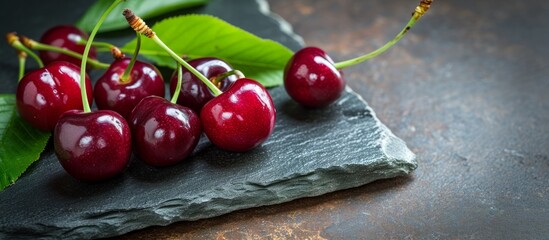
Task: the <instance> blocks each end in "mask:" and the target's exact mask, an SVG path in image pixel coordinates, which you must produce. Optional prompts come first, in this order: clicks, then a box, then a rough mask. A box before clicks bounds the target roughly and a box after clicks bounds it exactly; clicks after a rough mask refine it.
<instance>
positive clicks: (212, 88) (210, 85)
mask: <svg viewBox="0 0 549 240" xmlns="http://www.w3.org/2000/svg"><path fill="white" fill-rule="evenodd" d="M152 40H153V41H154V42H155V43H156V44H158V46H160V47H161V48H162V49H164V50H165V51H166V52H167V53H169V54H170V56H171V57H172V58H173V59H175V60H176V61H177V62H178V63H179V64H181V65H182V66H183V67H185V68H186V69H187V70H189V72H191V73H192V74H194V75H195V76H196V77H198V79H200V80H201V81H202V82H203V83H204V84H205V85H206V86H207V87H208V88H209V89H210V91H212V93H213V94H214V96H219V95H221V93H223V92H221V90H219V88H217V87H216V86H215V85H214V84H213V83H212V82H211V81H210V80H208V79H207V78H206V77H205V76H204V75H203V74H202V73H200V72H199V71H197V70H196V69H195V68H194V67H192V66H191V65H189V64H188V63H187V62H185V60H183V59H182V58H181V57H179V55H177V54H176V53H175V52H174V51H172V50H171V49H170V48H169V47H168V46H166V44H164V42H162V40H160V38H158V36H156V34H155V35H154V36H152Z"/></svg>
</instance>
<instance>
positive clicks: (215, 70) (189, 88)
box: [170, 57, 238, 113]
mask: <svg viewBox="0 0 549 240" xmlns="http://www.w3.org/2000/svg"><path fill="white" fill-rule="evenodd" d="M189 64H190V65H191V66H193V67H194V68H195V69H196V70H198V71H199V72H200V73H202V74H203V75H204V76H205V77H206V78H208V79H210V80H213V79H215V78H217V77H218V76H219V75H221V74H224V73H226V72H229V71H232V70H233V68H232V67H231V66H230V65H229V64H228V63H226V62H225V61H223V60H221V59H219V58H212V57H207V58H197V59H193V60H190V61H189ZM237 79H238V77H236V76H235V75H230V76H228V77H226V78H223V79H221V80H220V81H219V83H218V85H217V87H218V88H219V89H220V90H221V91H225V90H227V89H229V87H230V86H231V85H232V84H233V83H234V82H235V81H236V80H237ZM176 87H177V72H175V73H174V74H173V75H172V79H171V82H170V93H171V96H173V95H174V92H175V88H176ZM213 98H214V94H213V93H212V92H211V91H210V90H209V89H208V87H207V86H206V85H205V84H204V83H202V81H200V79H198V78H197V77H196V76H195V75H194V74H192V73H191V72H189V71H188V70H187V69H185V68H183V76H182V79H181V91H180V92H179V97H178V98H177V103H178V104H179V105H183V106H186V107H189V108H191V109H192V110H193V111H195V112H197V113H199V112H200V110H201V109H202V106H204V104H206V103H207V102H208V101H210V100H211V99H213Z"/></svg>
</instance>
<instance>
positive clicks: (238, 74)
mask: <svg viewBox="0 0 549 240" xmlns="http://www.w3.org/2000/svg"><path fill="white" fill-rule="evenodd" d="M232 75H235V76H236V77H237V78H238V79H240V78H244V77H245V76H244V73H242V72H241V71H239V70H236V69H235V70H231V71H228V72H224V73H223V74H219V75H217V77H215V78H214V79H213V80H212V83H213V84H214V85H216V86H219V83H220V82H221V80H223V79H224V78H226V77H229V76H232Z"/></svg>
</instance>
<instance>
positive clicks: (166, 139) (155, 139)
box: [129, 96, 202, 166]
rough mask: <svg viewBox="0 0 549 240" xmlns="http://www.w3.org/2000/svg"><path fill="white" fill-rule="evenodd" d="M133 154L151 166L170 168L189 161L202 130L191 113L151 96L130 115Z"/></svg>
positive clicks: (194, 114)
mask: <svg viewBox="0 0 549 240" xmlns="http://www.w3.org/2000/svg"><path fill="white" fill-rule="evenodd" d="M129 119H130V121H129V122H130V128H131V130H132V139H133V144H134V153H135V154H136V155H137V156H138V157H139V158H140V159H141V160H143V161H144V162H146V163H147V164H149V165H152V166H169V165H174V164H176V163H179V162H181V161H183V160H184V159H186V158H187V157H188V156H189V155H190V154H191V153H192V152H193V150H194V148H195V147H196V145H197V144H198V140H200V135H201V134H202V128H201V126H200V119H199V118H198V115H197V114H196V113H194V112H193V111H192V110H191V109H189V108H187V107H183V106H180V105H177V104H174V103H171V102H170V101H168V100H166V99H164V98H161V97H157V96H149V97H146V98H144V99H143V100H141V102H139V104H137V106H136V107H135V108H134V109H133V111H132V113H131V115H130V118H129Z"/></svg>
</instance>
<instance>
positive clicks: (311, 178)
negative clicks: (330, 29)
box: [0, 0, 417, 239]
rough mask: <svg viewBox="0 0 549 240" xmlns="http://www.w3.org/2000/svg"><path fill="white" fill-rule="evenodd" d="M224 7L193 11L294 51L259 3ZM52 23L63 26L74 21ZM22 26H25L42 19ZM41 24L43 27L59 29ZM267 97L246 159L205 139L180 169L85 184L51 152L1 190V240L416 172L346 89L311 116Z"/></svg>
mask: <svg viewBox="0 0 549 240" xmlns="http://www.w3.org/2000/svg"><path fill="white" fill-rule="evenodd" d="M48 3H49V4H55V3H53V1H50V2H48ZM227 3H228V1H212V2H211V3H210V4H209V5H208V6H206V7H203V8H197V9H193V11H198V12H204V13H210V14H213V15H216V16H219V17H221V18H223V19H225V20H227V21H229V22H231V23H233V24H235V25H237V26H240V27H242V28H244V29H246V30H248V31H251V32H253V33H255V34H257V35H259V36H262V37H266V38H271V39H274V40H277V41H279V42H281V43H283V44H285V45H287V46H289V47H290V48H292V49H297V48H299V47H300V44H301V43H300V42H299V39H298V38H295V36H294V35H293V33H291V32H289V31H287V30H288V28H287V26H284V25H283V24H282V25H281V23H280V21H279V20H276V16H272V15H269V14H268V13H267V14H266V9H267V8H266V7H267V5H266V2H264V1H251V0H249V1H245V0H242V1H238V2H237V1H234V2H233V1H231V2H230V3H231V4H230V5H229V4H227ZM36 4H41V2H37V3H36ZM64 4H65V6H66V3H64ZM68 4H69V5H70V4H75V3H68ZM77 5H78V4H75V6H74V7H78V6H77ZM66 7H70V6H66ZM52 9H54V8H52ZM77 9H81V11H83V10H84V9H82V7H79V8H77ZM52 11H56V10H55V9H54V10H52ZM57 11H59V10H57ZM80 13H81V12H80ZM36 14H40V11H37V13H36ZM12 15H13V14H12ZM52 16H55V18H58V17H59V18H62V19H63V20H64V21H67V22H70V21H73V20H74V19H77V18H78V17H79V13H78V12H77V13H71V14H67V15H63V14H58V15H52ZM8 17H10V16H6V15H4V16H3V17H2V18H8ZM29 18H30V19H29V21H30V22H31V23H32V22H33V21H39V19H43V18H44V16H40V15H30V17H29ZM46 21H48V23H44V24H43V25H44V29H45V28H47V26H50V25H53V24H58V23H57V22H53V20H46ZM26 24H28V22H26V23H21V24H19V25H17V24H14V26H13V27H14V28H19V27H21V28H22V29H25V30H26V29H34V30H33V31H35V32H36V33H37V34H38V35H39V33H40V32H41V31H42V30H41V28H39V27H36V28H24V27H28V26H25V25H26ZM281 26H282V27H281ZM2 30H4V29H2ZM15 30H17V29H15ZM8 31H11V30H8ZM116 41H120V42H123V41H125V40H121V39H117V40H115V42H116ZM0 50H1V52H0V53H6V54H7V53H8V52H9V51H11V49H9V48H7V47H6V46H2V47H1V49H0ZM11 54H13V52H11ZM0 61H1V63H0V64H1V65H2V66H3V67H2V70H1V71H0V74H1V75H0V76H2V77H3V79H15V78H16V72H17V71H16V69H17V67H16V60H15V58H14V59H2V60H0ZM1 84H2V85H1V87H2V88H1V89H2V92H3V93H9V92H13V91H14V89H15V84H14V83H9V82H8V83H6V81H4V82H2V83H1ZM270 92H271V94H272V97H273V100H274V102H275V105H276V109H277V121H276V127H275V130H274V133H273V135H272V136H271V137H270V138H269V140H268V141H267V142H265V143H264V144H263V145H262V146H260V147H258V148H257V149H254V150H253V151H251V152H248V153H228V152H224V151H221V150H219V149H217V148H216V147H214V146H212V145H211V144H210V143H209V142H208V141H207V139H206V138H205V137H204V138H202V139H201V142H200V143H199V146H198V148H197V150H196V151H195V154H194V156H193V157H192V158H190V159H189V161H187V162H185V163H183V164H179V165H176V166H173V167H169V168H153V167H149V166H147V165H145V164H143V163H142V162H141V161H139V160H138V159H132V163H131V164H130V166H129V167H128V169H127V171H126V172H125V173H124V174H123V175H122V176H119V177H117V178H114V179H112V180H109V181H106V182H102V183H95V184H87V183H82V182H79V181H77V180H75V179H73V178H71V177H70V176H69V175H67V174H66V173H65V172H64V170H63V169H62V168H61V166H60V165H59V163H58V162H57V159H56V157H55V154H54V153H53V151H52V148H51V146H48V148H47V150H46V151H45V152H44V153H43V154H42V157H41V159H40V160H39V161H38V162H37V163H35V164H34V165H32V166H31V167H30V168H29V170H28V171H27V172H26V173H25V174H24V175H23V176H22V177H21V178H20V179H19V180H18V181H17V182H16V183H15V184H14V185H13V186H11V187H9V188H7V189H5V190H4V191H2V192H0V212H1V213H2V214H1V215H0V238H8V239H14V238H36V237H40V238H63V239H71V238H73V239H90V238H99V237H109V236H116V235H120V234H123V233H126V232H129V231H132V230H136V229H141V228H144V227H147V226H152V225H167V224H170V223H173V222H175V221H182V220H196V219H201V218H209V217H214V216H218V215H221V214H225V213H228V212H231V211H234V210H238V209H244V208H250V207H257V206H263V205H269V204H277V203H282V202H287V201H290V200H293V199H297V198H301V197H309V196H317V195H321V194H325V193H328V192H332V191H336V190H340V189H346V188H351V187H356V186H360V185H363V184H366V183H369V182H372V181H374V180H377V179H382V178H391V177H395V176H399V175H404V174H408V173H410V172H411V171H413V170H414V169H415V168H416V167H417V162H416V159H415V155H414V154H413V153H412V152H411V151H410V150H409V149H408V148H407V147H406V144H405V143H404V142H403V141H402V140H400V139H399V138H397V137H396V136H394V135H393V134H392V133H391V131H390V130H389V129H388V128H387V127H386V126H385V125H384V124H383V123H381V122H380V121H379V120H378V119H377V118H376V117H375V113H374V112H373V110H372V109H371V108H370V107H368V105H367V103H366V102H365V101H363V100H362V99H361V98H360V96H358V95H357V94H355V93H354V92H353V91H352V90H351V89H349V88H348V89H346V91H345V93H344V95H343V96H342V97H341V98H340V99H339V100H338V101H337V102H336V103H334V104H332V105H331V106H330V107H328V108H324V109H316V110H311V109H304V108H302V107H300V106H299V105H297V104H296V103H295V102H293V101H292V100H291V99H289V97H288V96H287V94H286V93H285V91H284V89H283V88H281V87H279V88H274V89H271V90H270Z"/></svg>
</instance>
